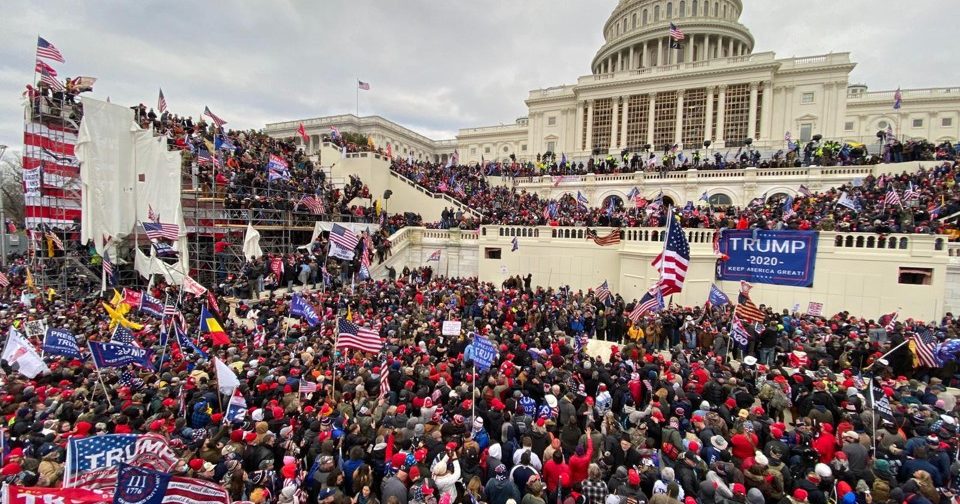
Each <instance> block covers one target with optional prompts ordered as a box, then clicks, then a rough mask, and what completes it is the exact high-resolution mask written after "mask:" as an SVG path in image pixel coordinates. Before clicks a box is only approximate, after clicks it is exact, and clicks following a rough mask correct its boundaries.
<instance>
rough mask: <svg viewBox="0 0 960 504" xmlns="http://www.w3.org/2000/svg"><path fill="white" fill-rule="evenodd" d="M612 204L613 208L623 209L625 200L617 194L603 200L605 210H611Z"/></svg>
mask: <svg viewBox="0 0 960 504" xmlns="http://www.w3.org/2000/svg"><path fill="white" fill-rule="evenodd" d="M611 202H612V203H613V208H616V209H619V208H623V198H621V197H620V196H617V195H616V194H611V195H609V196H607V197H606V198H603V208H610V203H611Z"/></svg>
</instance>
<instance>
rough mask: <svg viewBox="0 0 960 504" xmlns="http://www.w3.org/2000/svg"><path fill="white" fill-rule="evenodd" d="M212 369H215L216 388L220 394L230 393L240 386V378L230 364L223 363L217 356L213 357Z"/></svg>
mask: <svg viewBox="0 0 960 504" xmlns="http://www.w3.org/2000/svg"><path fill="white" fill-rule="evenodd" d="M213 365H214V369H216V371H217V388H218V389H219V390H220V393H221V394H225V395H232V394H233V391H234V390H237V389H238V388H239V387H240V380H239V379H238V378H237V375H236V373H234V372H233V370H232V369H230V366H228V365H226V364H224V362H223V361H222V360H220V358H219V357H214V358H213Z"/></svg>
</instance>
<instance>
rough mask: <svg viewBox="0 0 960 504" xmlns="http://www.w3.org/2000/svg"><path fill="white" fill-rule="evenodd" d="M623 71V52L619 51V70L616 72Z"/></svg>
mask: <svg viewBox="0 0 960 504" xmlns="http://www.w3.org/2000/svg"><path fill="white" fill-rule="evenodd" d="M620 70H623V51H617V68H616V69H615V70H614V71H617V72H619V71H620Z"/></svg>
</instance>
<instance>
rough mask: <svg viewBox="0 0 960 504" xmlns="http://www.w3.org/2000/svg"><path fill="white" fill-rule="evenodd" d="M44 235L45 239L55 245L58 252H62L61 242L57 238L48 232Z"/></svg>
mask: <svg viewBox="0 0 960 504" xmlns="http://www.w3.org/2000/svg"><path fill="white" fill-rule="evenodd" d="M46 235H47V239H48V240H50V241H51V242H53V244H54V245H56V247H57V248H58V249H59V250H63V240H61V239H60V237H59V236H57V235H56V234H55V233H53V232H50V231H47V232H46Z"/></svg>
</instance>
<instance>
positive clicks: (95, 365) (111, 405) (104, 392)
mask: <svg viewBox="0 0 960 504" xmlns="http://www.w3.org/2000/svg"><path fill="white" fill-rule="evenodd" d="M87 350H89V351H90V355H91V357H92V356H93V348H91V347H90V342H89V341H88V342H87ZM92 360H93V367H95V368H97V379H98V380H100V386H101V387H103V395H104V396H106V398H107V405H108V406H110V409H113V402H112V401H110V392H108V391H107V386H106V385H105V384H104V383H103V375H102V374H100V366H99V365H98V364H97V359H92ZM90 397H91V398H92V397H93V396H92V395H91V396H90Z"/></svg>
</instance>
